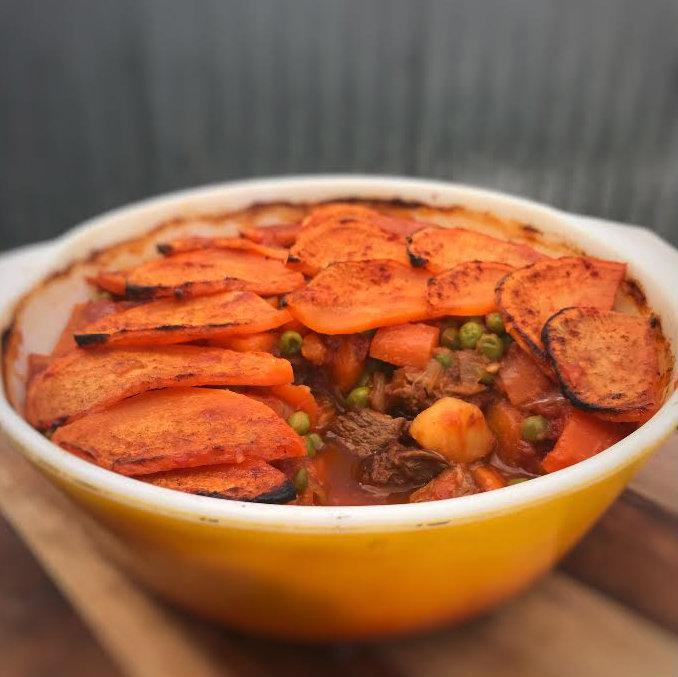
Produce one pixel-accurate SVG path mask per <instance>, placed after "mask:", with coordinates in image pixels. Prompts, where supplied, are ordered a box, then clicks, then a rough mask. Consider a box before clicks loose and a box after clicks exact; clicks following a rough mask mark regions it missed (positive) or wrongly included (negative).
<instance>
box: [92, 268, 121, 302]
mask: <svg viewBox="0 0 678 677" xmlns="http://www.w3.org/2000/svg"><path fill="white" fill-rule="evenodd" d="M89 280H90V282H93V283H94V284H96V285H97V286H98V287H100V288H101V289H104V290H105V291H108V292H110V293H111V294H115V295H116V296H124V295H125V283H126V281H127V278H126V276H125V274H124V273H122V272H120V271H116V270H102V271H101V272H99V273H97V274H96V275H94V276H93V277H91V278H89Z"/></svg>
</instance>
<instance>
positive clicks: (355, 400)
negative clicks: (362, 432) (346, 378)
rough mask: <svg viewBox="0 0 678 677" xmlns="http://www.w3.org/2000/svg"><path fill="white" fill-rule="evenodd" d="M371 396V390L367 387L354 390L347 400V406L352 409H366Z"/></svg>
mask: <svg viewBox="0 0 678 677" xmlns="http://www.w3.org/2000/svg"><path fill="white" fill-rule="evenodd" d="M369 395H370V389H369V388H368V387H367V386H359V387H357V388H353V390H351V392H350V393H349V394H348V397H347V398H346V404H347V405H348V407H349V408H350V409H364V408H365V407H366V406H367V398H368V397H369Z"/></svg>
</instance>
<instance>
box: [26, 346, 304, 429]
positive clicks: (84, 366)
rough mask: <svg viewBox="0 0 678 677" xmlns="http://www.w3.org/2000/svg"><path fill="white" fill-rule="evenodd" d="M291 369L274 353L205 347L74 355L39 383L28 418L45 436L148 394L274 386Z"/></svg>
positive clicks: (288, 378) (33, 386)
mask: <svg viewBox="0 0 678 677" xmlns="http://www.w3.org/2000/svg"><path fill="white" fill-rule="evenodd" d="M293 378H294V374H293V372H292V366H291V365H290V363H289V362H288V361H287V360H283V359H280V358H278V357H274V356H273V355H271V354H270V353H257V352H236V351H233V350H226V349H224V348H210V347H206V346H157V347H155V348H117V349H102V350H77V349H76V350H72V351H71V352H70V353H68V354H67V355H65V356H63V357H60V358H57V359H55V360H54V361H52V363H51V364H50V365H49V367H48V368H47V369H45V370H44V371H42V372H41V373H40V374H39V375H38V376H36V378H34V379H33V380H32V381H31V383H30V385H29V388H28V392H27V395H26V418H27V419H28V421H29V422H30V423H31V424H32V425H34V426H35V427H36V428H38V429H40V430H47V429H49V428H51V427H53V426H55V425H59V424H62V423H64V422H68V421H71V420H73V419H75V418H79V417H80V416H82V415H84V414H86V413H88V412H91V411H96V410H99V409H103V408H105V407H107V406H109V405H111V404H113V403H115V402H118V401H119V400H122V399H124V398H126V397H130V396H132V395H138V394H139V393H142V392H145V391H147V390H153V389H156V388H167V387H171V386H179V385H182V386H205V385H225V386H227V385H233V386H275V385H283V384H286V383H291V382H292V380H293Z"/></svg>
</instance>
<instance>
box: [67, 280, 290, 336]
mask: <svg viewBox="0 0 678 677" xmlns="http://www.w3.org/2000/svg"><path fill="white" fill-rule="evenodd" d="M289 320H290V315H289V312H288V311H287V310H286V309H283V310H278V309H276V308H272V307H271V306H270V305H269V304H268V303H266V301H264V299H262V298H261V297H259V296H257V295H256V294H253V293H252V292H249V291H233V292H223V293H221V294H212V295H210V296H201V297H198V298H193V299H184V300H181V301H175V300H173V299H164V300H162V301H154V302H152V303H146V304H144V305H141V306H136V307H134V308H130V309H129V310H125V311H123V312H120V313H116V314H114V315H108V316H107V317H104V318H102V319H101V320H97V321H96V322H93V323H92V324H90V325H88V326H87V327H86V328H85V329H84V330H82V332H81V333H78V334H75V340H76V343H77V344H78V345H79V346H80V347H81V348H89V347H92V346H100V345H113V344H115V345H127V346H145V345H159V344H163V343H185V342H187V341H194V340H196V339H211V338H219V337H223V336H229V335H232V334H256V333H258V332H262V331H268V330H269V329H275V328H276V327H279V326H280V325H283V324H285V323H286V322H289Z"/></svg>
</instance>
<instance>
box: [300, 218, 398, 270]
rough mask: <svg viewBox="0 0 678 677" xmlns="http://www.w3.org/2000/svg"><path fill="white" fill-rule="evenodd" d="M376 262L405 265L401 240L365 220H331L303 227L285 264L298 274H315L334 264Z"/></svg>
mask: <svg viewBox="0 0 678 677" xmlns="http://www.w3.org/2000/svg"><path fill="white" fill-rule="evenodd" d="M378 259H383V260H391V261H399V262H400V263H402V264H403V265H408V264H409V257H408V256H407V250H406V248H405V240H404V239H403V238H401V237H400V236H398V235H394V234H393V233H386V232H384V231H383V230H382V229H381V228H379V227H377V226H375V225H372V224H371V223H370V222H369V221H359V220H352V219H332V220H328V221H325V222H323V223H319V224H317V225H315V226H313V227H307V228H303V229H302V231H301V233H300V234H299V237H298V238H297V242H296V244H295V245H294V246H293V247H292V249H290V258H289V261H290V263H291V264H293V265H294V267H295V268H296V269H298V270H300V271H301V272H303V273H306V274H307V275H315V273H317V272H318V271H319V270H322V269H323V268H326V267H327V266H328V265H330V264H331V263H336V262H337V261H373V260H378Z"/></svg>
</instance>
